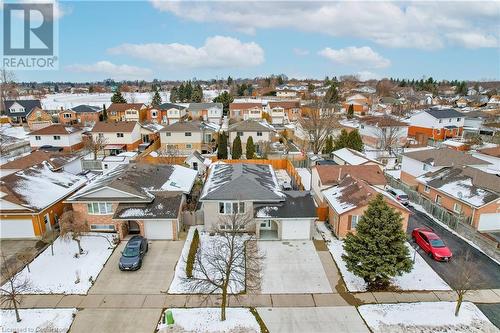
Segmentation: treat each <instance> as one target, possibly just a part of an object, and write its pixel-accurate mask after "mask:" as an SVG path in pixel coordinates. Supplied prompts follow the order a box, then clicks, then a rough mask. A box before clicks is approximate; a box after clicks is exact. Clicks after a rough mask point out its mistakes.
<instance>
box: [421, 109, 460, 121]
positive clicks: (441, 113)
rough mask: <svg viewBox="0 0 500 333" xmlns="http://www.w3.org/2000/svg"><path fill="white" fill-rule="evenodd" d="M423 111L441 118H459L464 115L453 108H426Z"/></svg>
mask: <svg viewBox="0 0 500 333" xmlns="http://www.w3.org/2000/svg"><path fill="white" fill-rule="evenodd" d="M424 112H426V113H428V114H430V115H431V116H433V117H434V118H437V119H443V118H460V117H463V116H464V115H463V114H462V113H460V112H458V111H456V110H453V109H427V110H425V111H424Z"/></svg>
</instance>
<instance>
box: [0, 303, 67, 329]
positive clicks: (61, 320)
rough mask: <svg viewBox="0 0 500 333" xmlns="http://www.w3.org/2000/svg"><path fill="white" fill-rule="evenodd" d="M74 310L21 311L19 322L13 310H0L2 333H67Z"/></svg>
mask: <svg viewBox="0 0 500 333" xmlns="http://www.w3.org/2000/svg"><path fill="white" fill-rule="evenodd" d="M74 314H76V309H21V310H19V316H20V317H21V322H19V323H18V322H17V321H16V315H15V312H14V310H0V317H1V318H2V321H1V325H0V327H1V331H2V332H61V333H62V332H67V331H68V330H69V327H70V326H71V323H72V322H73V315H74Z"/></svg>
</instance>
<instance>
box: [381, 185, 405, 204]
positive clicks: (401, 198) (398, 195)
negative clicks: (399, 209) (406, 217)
mask: <svg viewBox="0 0 500 333" xmlns="http://www.w3.org/2000/svg"><path fill="white" fill-rule="evenodd" d="M386 191H387V193H389V194H390V195H391V196H393V197H394V198H395V199H396V200H397V201H398V202H399V203H401V204H403V205H405V206H408V204H409V203H410V201H409V199H408V194H406V193H405V192H403V191H401V190H398V189H395V188H392V187H387V188H386Z"/></svg>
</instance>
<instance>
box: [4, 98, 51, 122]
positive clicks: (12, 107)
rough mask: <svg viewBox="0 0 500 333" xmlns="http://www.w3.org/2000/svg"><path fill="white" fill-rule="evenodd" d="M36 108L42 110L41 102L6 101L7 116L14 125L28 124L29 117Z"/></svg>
mask: <svg viewBox="0 0 500 333" xmlns="http://www.w3.org/2000/svg"><path fill="white" fill-rule="evenodd" d="M36 108H38V109H42V104H41V103H40V100H35V99H19V100H6V101H4V110H5V115H6V116H7V117H9V118H10V120H11V121H12V122H13V123H26V121H27V118H28V115H29V114H30V113H31V112H32V111H33V110H34V109H36Z"/></svg>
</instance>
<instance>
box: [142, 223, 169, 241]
mask: <svg viewBox="0 0 500 333" xmlns="http://www.w3.org/2000/svg"><path fill="white" fill-rule="evenodd" d="M172 223H173V221H172V220H144V235H145V237H146V238H147V239H173V238H174V230H173V226H172Z"/></svg>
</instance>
